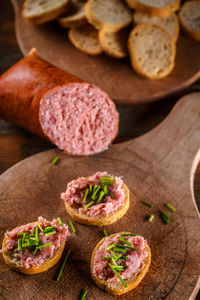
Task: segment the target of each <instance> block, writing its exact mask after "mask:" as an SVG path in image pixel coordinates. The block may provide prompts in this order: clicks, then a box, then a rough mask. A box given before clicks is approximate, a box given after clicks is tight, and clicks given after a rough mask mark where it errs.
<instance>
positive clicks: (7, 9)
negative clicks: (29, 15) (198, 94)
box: [0, 1, 200, 299]
mask: <svg viewBox="0 0 200 300" xmlns="http://www.w3.org/2000/svg"><path fill="white" fill-rule="evenodd" d="M0 11H1V16H0V74H1V73H3V72H4V71H5V70H6V69H8V68H9V67H10V66H11V65H13V64H14V63H15V62H16V61H18V60H19V59H20V58H21V57H22V54H21V52H20V50H19V48H18V45H17V42H16V38H15V32H14V14H13V9H12V6H11V4H10V2H9V1H1V3H0ZM193 91H200V81H198V82H197V83H195V84H193V85H192V86H191V87H190V88H189V89H187V90H186V91H184V92H182V93H181V94H179V95H175V96H173V97H170V98H167V99H163V100H161V101H158V102H155V103H150V104H140V105H133V106H131V107H118V110H119V112H120V120H121V121H120V133H119V136H118V138H117V139H116V141H115V142H116V143H119V142H122V141H125V140H127V139H130V138H134V137H137V136H140V135H142V134H144V133H146V132H148V131H150V130H151V129H153V128H154V127H155V126H156V125H158V124H159V123H160V122H161V121H162V120H163V119H164V118H165V117H166V116H167V114H168V113H169V112H170V110H171V108H172V107H173V105H174V104H175V103H176V101H177V100H178V99H179V98H180V97H181V96H182V95H184V94H186V93H188V92H193ZM51 148H53V146H52V145H51V144H49V143H47V142H44V141H42V140H41V139H39V138H38V137H36V136H34V135H33V134H31V133H29V132H27V131H25V130H23V129H21V128H19V127H17V126H15V125H12V124H10V123H8V122H6V121H3V120H1V119H0V174H2V173H3V172H4V171H6V170H7V169H8V168H10V167H11V166H13V165H14V164H15V163H17V162H19V161H20V160H22V159H24V158H26V157H28V156H31V155H33V154H35V153H38V152H41V151H44V150H47V149H51ZM194 192H195V198H196V201H197V205H198V207H199V209H200V164H199V165H198V168H197V171H196V175H195V182H194ZM198 299H200V295H199V298H198Z"/></svg>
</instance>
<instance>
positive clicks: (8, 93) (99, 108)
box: [0, 50, 119, 155]
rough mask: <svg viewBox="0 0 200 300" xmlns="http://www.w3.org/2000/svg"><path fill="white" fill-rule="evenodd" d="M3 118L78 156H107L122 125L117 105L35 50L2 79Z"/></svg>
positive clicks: (0, 81)
mask: <svg viewBox="0 0 200 300" xmlns="http://www.w3.org/2000/svg"><path fill="white" fill-rule="evenodd" d="M0 117H1V118H3V119H6V120H8V121H10V122H12V123H15V124H17V125H19V126H21V127H23V128H25V129H27V130H29V131H31V132H33V133H34V134H36V135H38V136H39V137H41V138H44V139H47V140H49V141H50V142H52V143H53V144H55V145H56V146H58V148H60V149H62V150H64V151H65V152H67V153H70V154H73V155H90V154H94V153H98V152H101V151H104V150H106V149H107V148H108V146H109V145H110V143H111V142H112V141H113V140H114V139H115V137H116V136H117V134H118V125H119V114H118V112H117V110H116V107H115V104H114V103H113V101H112V100H111V99H110V98H109V97H108V95H107V94H106V93H105V92H104V91H102V90H100V89H99V88H98V87H96V86H94V85H92V84H89V83H86V82H84V81H83V80H81V79H79V78H77V77H75V76H73V75H71V74H69V73H67V72H64V71H62V70H60V69H58V68H56V67H54V66H52V65H51V64H49V63H47V62H46V61H44V60H42V59H41V58H39V57H38V56H37V55H36V52H35V51H34V50H32V51H31V52H30V54H29V55H28V56H26V57H25V58H23V59H22V60H20V61H19V62H18V63H16V64H15V65H14V66H12V67H11V68H10V69H9V70H8V71H6V72H5V73H4V74H3V75H1V77H0Z"/></svg>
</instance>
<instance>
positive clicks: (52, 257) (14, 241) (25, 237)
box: [1, 217, 70, 275]
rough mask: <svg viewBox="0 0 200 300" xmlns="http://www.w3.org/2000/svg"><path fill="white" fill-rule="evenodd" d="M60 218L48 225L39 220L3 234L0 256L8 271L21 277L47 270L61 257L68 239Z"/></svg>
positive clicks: (47, 222) (65, 227)
mask: <svg viewBox="0 0 200 300" xmlns="http://www.w3.org/2000/svg"><path fill="white" fill-rule="evenodd" d="M69 235H70V234H69V230H68V226H67V225H66V224H63V223H62V221H61V220H60V218H58V219H53V220H52V221H51V222H50V221H47V220H46V219H44V218H43V217H39V218H38V221H36V222H34V223H29V224H26V225H21V226H19V227H16V228H14V229H13V230H11V231H7V232H6V233H5V237H4V240H3V244H2V250H1V252H2V254H3V258H4V260H5V262H6V263H7V264H8V265H9V267H11V268H12V269H14V270H16V271H18V272H21V273H24V274H29V275H31V274H36V273H41V272H44V271H47V270H48V269H49V268H51V267H53V266H54V265H55V264H56V263H57V262H58V261H59V260H60V258H61V256H62V252H63V250H64V248H65V243H66V240H67V237H68V236H69Z"/></svg>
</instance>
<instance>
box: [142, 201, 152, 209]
mask: <svg viewBox="0 0 200 300" xmlns="http://www.w3.org/2000/svg"><path fill="white" fill-rule="evenodd" d="M142 203H143V204H144V205H146V206H148V207H150V208H151V207H153V206H152V205H151V204H150V203H148V202H146V201H142Z"/></svg>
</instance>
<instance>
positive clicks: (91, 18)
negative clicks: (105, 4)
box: [84, 0, 131, 32]
mask: <svg viewBox="0 0 200 300" xmlns="http://www.w3.org/2000/svg"><path fill="white" fill-rule="evenodd" d="M90 4H91V0H88V1H87V2H86V4H85V7H84V9H85V15H86V18H87V20H88V22H89V23H90V24H92V25H93V26H94V27H95V28H96V29H105V30H107V31H110V32H117V31H119V30H120V29H122V28H124V27H127V26H128V25H129V24H130V23H131V18H130V20H129V19H127V21H126V22H123V23H120V24H111V23H105V22H103V21H101V20H99V19H98V18H97V17H96V15H95V14H94V13H93V12H92V10H91V8H90Z"/></svg>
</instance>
